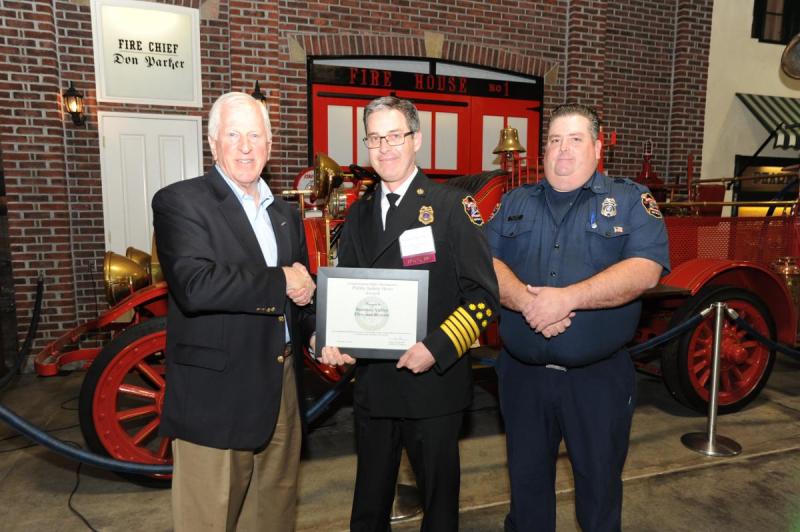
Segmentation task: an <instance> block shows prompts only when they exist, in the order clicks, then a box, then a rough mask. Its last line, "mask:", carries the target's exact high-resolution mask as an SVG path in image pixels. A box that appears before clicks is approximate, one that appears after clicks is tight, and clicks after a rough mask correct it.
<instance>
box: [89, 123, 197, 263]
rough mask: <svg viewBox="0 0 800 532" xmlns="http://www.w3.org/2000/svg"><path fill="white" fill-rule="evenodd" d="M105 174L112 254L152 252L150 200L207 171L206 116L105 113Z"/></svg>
mask: <svg viewBox="0 0 800 532" xmlns="http://www.w3.org/2000/svg"><path fill="white" fill-rule="evenodd" d="M98 114H99V122H100V127H99V131H100V172H101V178H102V184H103V221H104V223H105V230H106V250H108V251H115V252H117V253H121V254H124V253H125V250H126V249H127V248H128V246H133V247H135V248H138V249H140V250H142V251H146V252H148V253H149V252H150V241H151V237H152V232H153V213H152V210H151V208H150V200H152V199H153V194H155V193H156V191H157V190H158V189H160V188H162V187H164V186H166V185H168V184H170V183H174V182H175V181H180V180H182V179H187V178H191V177H195V176H198V175H200V174H201V173H202V164H203V162H202V158H203V150H202V144H201V143H202V137H201V129H202V121H201V119H200V117H192V116H174V115H153V114H130V113H108V112H100V113H98Z"/></svg>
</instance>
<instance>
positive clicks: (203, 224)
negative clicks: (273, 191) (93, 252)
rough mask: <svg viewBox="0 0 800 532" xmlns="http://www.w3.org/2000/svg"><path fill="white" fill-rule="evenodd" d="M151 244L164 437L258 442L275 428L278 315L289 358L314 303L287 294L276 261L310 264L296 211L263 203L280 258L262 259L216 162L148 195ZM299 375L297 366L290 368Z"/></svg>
mask: <svg viewBox="0 0 800 532" xmlns="http://www.w3.org/2000/svg"><path fill="white" fill-rule="evenodd" d="M152 205H153V214H154V218H153V224H154V227H155V238H156V248H157V249H158V257H159V260H160V262H161V266H162V269H163V272H164V277H165V279H166V281H167V284H168V287H169V313H168V316H167V357H166V360H167V374H166V378H167V383H168V385H167V388H166V395H165V399H164V407H163V411H162V415H161V428H160V432H161V434H162V435H165V436H169V437H173V438H180V439H183V440H187V441H190V442H193V443H196V444H199V445H205V446H209V447H216V448H220V449H227V448H231V449H256V448H259V447H261V446H262V445H264V444H265V443H267V442H268V441H269V439H270V437H271V435H272V432H273V430H274V428H275V424H276V421H277V418H278V409H279V407H280V401H281V388H282V375H283V363H282V360H283V359H282V357H281V358H280V359H279V358H278V357H279V356H280V355H282V353H283V350H284V345H285V342H286V339H285V330H284V325H285V321H286V320H288V324H289V330H290V333H291V337H292V341H293V342H292V343H293V348H294V356H293V357H291V359H290V360H291V361H294V362H295V363H296V367H298V369H299V368H300V367H302V363H301V360H300V357H301V356H302V351H301V344H307V341H308V338H309V337H310V335H311V334H312V333H313V330H314V314H313V308H310V307H304V308H300V307H297V306H296V305H294V304H293V303H292V302H291V300H290V299H289V298H287V297H286V280H285V277H284V274H283V270H282V269H281V266H289V265H291V264H292V263H294V262H300V263H303V264H305V265H306V266H307V265H308V253H307V250H306V245H305V233H304V230H303V223H302V220H301V219H300V216H299V213H298V212H297V210H296V209H294V208H293V207H292V206H291V205H289V204H288V203H286V202H285V201H283V200H282V199H280V198H277V197H276V198H275V201H274V202H273V203H272V204H271V205H270V206H269V207H268V209H267V212H268V213H269V217H270V220H271V222H272V227H273V229H274V232H275V239H276V241H277V247H278V266H277V267H268V266H267V264H266V262H265V260H264V256H263V254H262V252H261V248H260V247H259V245H258V240H257V239H256V236H255V233H254V232H253V229H252V226H251V225H250V222H249V221H248V220H247V217H246V216H245V213H244V210H243V209H242V206H241V204H240V202H239V200H238V199H237V198H236V196H235V195H234V194H233V191H232V190H231V189H230V187H229V186H228V184H227V183H226V182H225V180H224V179H223V177H222V176H221V175H220V174H219V172H217V170H216V169H215V168H214V169H211V170H210V171H209V172H208V173H206V174H205V175H204V176H201V177H197V178H194V179H190V180H187V181H181V182H178V183H174V184H172V185H169V186H167V187H165V188H163V189H161V190H160V191H158V193H156V195H155V196H154V197H153V203H152ZM298 375H299V372H298Z"/></svg>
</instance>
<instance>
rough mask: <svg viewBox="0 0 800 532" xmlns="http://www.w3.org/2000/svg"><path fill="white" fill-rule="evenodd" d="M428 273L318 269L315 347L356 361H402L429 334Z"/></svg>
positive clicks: (419, 271)
mask: <svg viewBox="0 0 800 532" xmlns="http://www.w3.org/2000/svg"><path fill="white" fill-rule="evenodd" d="M427 321H428V272H427V271H426V270H390V269H378V268H320V269H319V272H318V275H317V345H318V346H320V348H321V347H322V346H326V345H330V346H336V347H338V348H339V349H340V350H341V351H342V352H344V353H347V354H349V355H352V356H354V357H356V358H383V359H391V360H396V359H399V358H400V357H401V356H402V354H403V353H405V352H406V350H408V348H409V347H411V346H412V345H414V344H415V343H417V342H418V341H419V340H421V339H422V338H423V337H424V336H425V327H426V325H427Z"/></svg>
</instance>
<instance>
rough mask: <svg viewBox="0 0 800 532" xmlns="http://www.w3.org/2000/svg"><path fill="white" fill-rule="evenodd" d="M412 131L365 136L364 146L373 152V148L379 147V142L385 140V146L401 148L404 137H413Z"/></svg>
mask: <svg viewBox="0 0 800 532" xmlns="http://www.w3.org/2000/svg"><path fill="white" fill-rule="evenodd" d="M413 134H414V132H413V131H409V132H408V133H389V134H388V135H383V136H381V135H367V136H366V137H364V139H363V140H364V145H365V146H366V147H367V148H369V149H370V150H374V149H375V148H380V147H381V141H382V140H384V139H385V140H386V144H388V145H389V146H401V145H402V144H403V143H404V142H405V141H406V137H407V136H409V135H413Z"/></svg>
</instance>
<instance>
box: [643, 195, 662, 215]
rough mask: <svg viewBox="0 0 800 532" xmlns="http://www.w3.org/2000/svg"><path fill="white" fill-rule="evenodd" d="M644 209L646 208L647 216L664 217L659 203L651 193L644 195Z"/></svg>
mask: <svg viewBox="0 0 800 532" xmlns="http://www.w3.org/2000/svg"><path fill="white" fill-rule="evenodd" d="M642 207H644V210H645V211H647V214H649V215H650V216H652V217H653V218H663V217H664V216H663V215H662V214H661V211H660V210H659V209H658V203H656V199H655V198H654V197H653V195H652V194H650V193H649V192H645V193H644V194H642Z"/></svg>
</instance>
